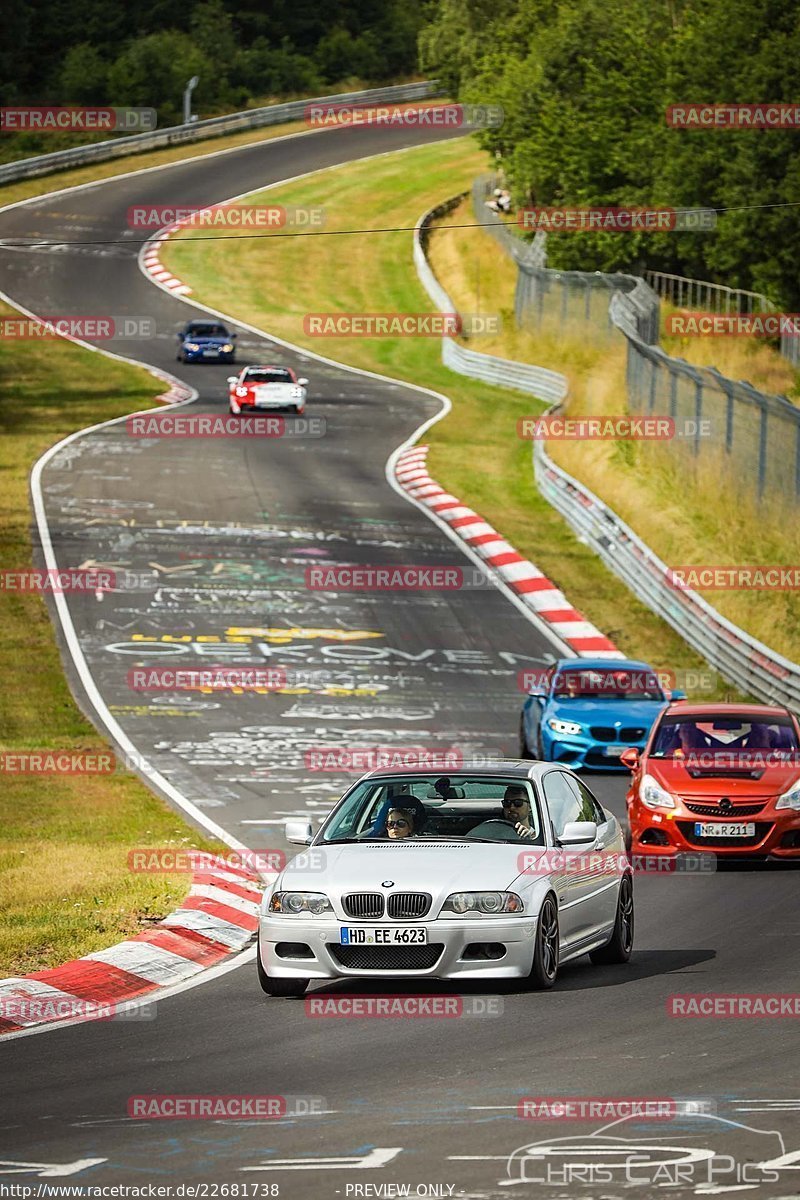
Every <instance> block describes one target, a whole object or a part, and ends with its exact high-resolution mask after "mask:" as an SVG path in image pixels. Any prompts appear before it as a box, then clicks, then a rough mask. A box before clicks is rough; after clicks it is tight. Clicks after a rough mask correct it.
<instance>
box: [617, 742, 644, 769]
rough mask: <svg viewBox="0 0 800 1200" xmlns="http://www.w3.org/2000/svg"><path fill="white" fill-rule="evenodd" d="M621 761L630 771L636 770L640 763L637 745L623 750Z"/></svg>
mask: <svg viewBox="0 0 800 1200" xmlns="http://www.w3.org/2000/svg"><path fill="white" fill-rule="evenodd" d="M619 761H620V762H621V763H622V765H623V767H627V768H628V770H629V771H635V770H636V768H637V767H638V765H639V751H638V750H637V749H636V747H635V746H629V747H628V749H627V750H623V751H622V754H620V756H619Z"/></svg>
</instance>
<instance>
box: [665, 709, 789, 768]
mask: <svg viewBox="0 0 800 1200" xmlns="http://www.w3.org/2000/svg"><path fill="white" fill-rule="evenodd" d="M797 749H798V746H797V737H796V735H795V731H794V726H793V725H792V722H791V721H790V719H789V718H788V717H770V718H769V720H768V721H751V720H749V719H748V718H747V717H746V716H742V717H737V716H731V715H729V714H728V715H725V716H722V715H720V716H716V717H715V716H714V715H713V714H711V715H709V716H706V715H703V716H700V717H696V718H694V717H683V718H681V717H667V718H665V720H664V721H663V722H662V723H661V726H660V728H659V730H658V734H657V735H656V740H655V743H654V745H653V749H652V750H651V752H650V753H651V754H652V756H653V757H654V758H685V757H687V756H688V755H690V754H693V753H694V754H695V755H696V753H697V752H698V751H706V752H710V753H711V754H718V755H720V756H721V755H722V754H723V753H727V752H728V751H731V750H741V751H744V752H745V754H746V753H747V752H748V751H764V750H771V751H778V752H780V751H786V752H787V753H789V752H791V751H793V750H797Z"/></svg>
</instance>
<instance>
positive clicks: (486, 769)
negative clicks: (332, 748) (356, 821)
mask: <svg viewBox="0 0 800 1200" xmlns="http://www.w3.org/2000/svg"><path fill="white" fill-rule="evenodd" d="M559 765H560V764H558V763H546V762H539V761H538V760H537V759H522V758H498V759H497V760H496V761H494V762H491V763H487V762H486V760H485V759H479V760H476V761H475V762H474V763H473V762H471V761H470V760H469V759H465V760H464V763H463V764H462V766H460V767H444V768H439V767H430V768H425V767H376V768H375V769H374V770H372V771H366V772H365V773H364V774H363V775H362V776H361V778H360V779H359V780H357V782H359V783H360V782H361V781H362V780H365V779H371V780H375V779H396V778H397V777H398V776H399V775H405V776H409V775H416V776H422V775H424V776H426V777H430V776H431V775H436V776H444V777H448V778H449V777H450V776H452V775H471V776H473V777H474V778H478V779H479V778H481V777H484V778H486V779H496V778H497V776H498V775H506V776H507V775H510V776H512V777H513V778H515V779H536V778H537V777H538V776H539V775H541V773H542V771H543V770H545V769H546V768H548V767H555V766H559ZM567 769H569V768H567Z"/></svg>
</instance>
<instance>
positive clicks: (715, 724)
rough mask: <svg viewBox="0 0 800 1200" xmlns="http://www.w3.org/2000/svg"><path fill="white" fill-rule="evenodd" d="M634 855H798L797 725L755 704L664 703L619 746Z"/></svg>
mask: <svg viewBox="0 0 800 1200" xmlns="http://www.w3.org/2000/svg"><path fill="white" fill-rule="evenodd" d="M621 761H622V762H623V763H624V764H625V766H626V767H628V769H629V770H630V771H631V772H632V779H631V784H630V788H629V790H628V794H627V803H628V820H629V823H630V829H631V850H632V852H633V853H634V854H646V855H652V854H663V855H675V854H678V853H686V852H690V851H691V852H694V853H695V854H696V853H697V851H698V850H709V851H713V853H714V854H717V855H720V856H724V857H731V858H733V857H736V858H767V857H774V858H776V859H777V858H780V859H797V860H798V861H800V724H798V720H797V717H796V716H794V715H793V714H792V713H790V712H789V711H788V710H787V709H785V708H773V707H768V706H766V705H760V704H687V703H685V702H684V703H681V704H671V705H669V706H668V707H667V708H665V709H664V711H663V712H662V713H661V715H660V716H659V717H658V718H657V719H656V721H655V723H654V725H653V728H652V730H651V732H650V737H649V738H648V741H647V744H646V746H645V748H644V750H643V751H642V753H641V754H639V752H638V750H626V751H625V753H624V754H623V755H622V759H621Z"/></svg>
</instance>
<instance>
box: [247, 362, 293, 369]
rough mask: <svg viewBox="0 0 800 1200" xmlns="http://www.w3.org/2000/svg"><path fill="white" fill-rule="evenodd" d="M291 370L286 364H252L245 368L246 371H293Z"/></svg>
mask: <svg viewBox="0 0 800 1200" xmlns="http://www.w3.org/2000/svg"><path fill="white" fill-rule="evenodd" d="M291 369H292V368H291V367H287V366H286V365H285V363H250V365H249V366H247V367H245V371H291Z"/></svg>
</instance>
